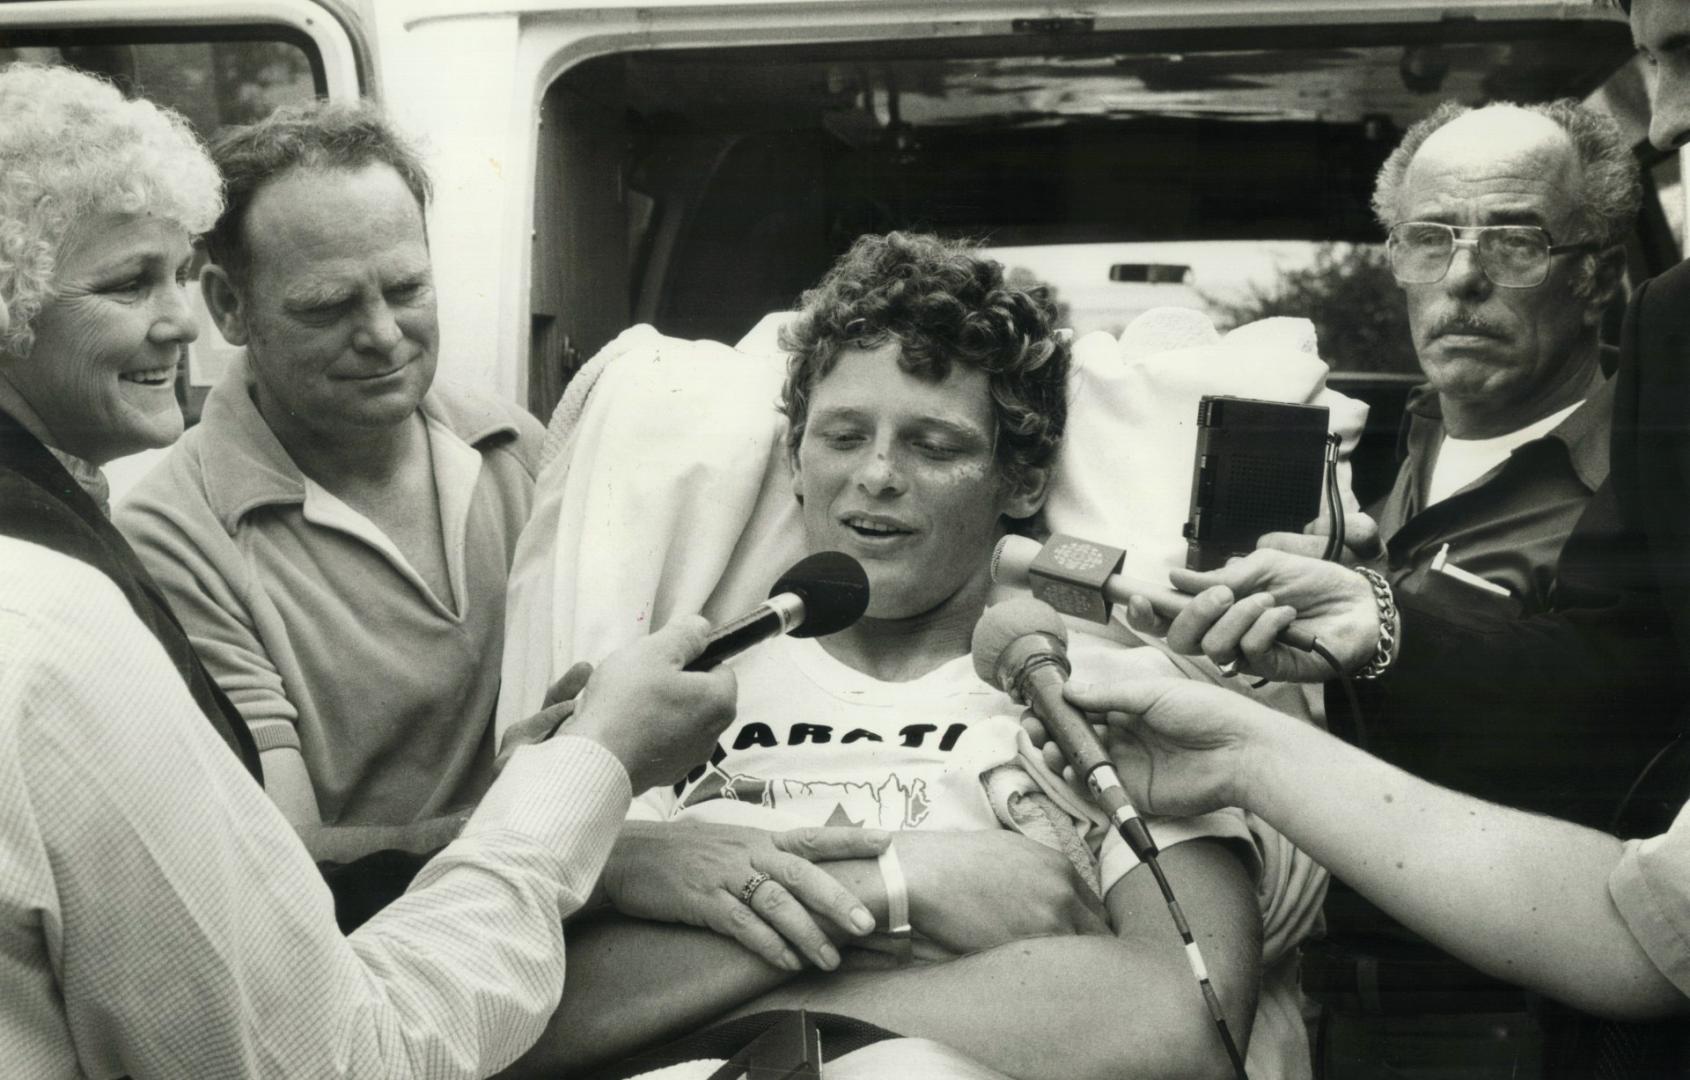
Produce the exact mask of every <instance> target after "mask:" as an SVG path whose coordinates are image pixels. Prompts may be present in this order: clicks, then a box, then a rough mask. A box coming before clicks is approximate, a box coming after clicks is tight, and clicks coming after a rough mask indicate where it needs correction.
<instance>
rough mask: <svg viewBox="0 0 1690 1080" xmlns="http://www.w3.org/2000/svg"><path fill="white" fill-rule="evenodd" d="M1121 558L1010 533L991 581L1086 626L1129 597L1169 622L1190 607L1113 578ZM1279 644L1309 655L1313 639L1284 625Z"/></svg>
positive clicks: (1090, 545) (1069, 542) (1187, 599)
mask: <svg viewBox="0 0 1690 1080" xmlns="http://www.w3.org/2000/svg"><path fill="white" fill-rule="evenodd" d="M1123 554H1124V553H1123V552H1122V551H1121V549H1120V548H1112V547H1109V546H1108V545H1106V544H1099V543H1096V542H1094V541H1091V540H1082V539H1080V538H1079V537H1076V536H1064V535H1063V534H1061V533H1058V534H1056V535H1054V536H1052V537H1051V538H1050V540H1049V541H1047V542H1046V543H1044V544H1040V543H1039V542H1038V541H1037V540H1033V539H1031V538H1029V537H1025V536H1016V535H1013V534H1011V535H1009V536H1005V537H1004V538H1003V539H1001V540H999V541H998V546H997V547H996V548H995V549H993V551H992V580H993V581H995V582H997V583H998V584H1000V585H1009V586H1012V587H1015V588H1024V589H1030V590H1032V593H1033V595H1034V596H1035V597H1037V598H1038V599H1040V600H1043V601H1045V602H1046V603H1048V604H1050V605H1051V606H1052V607H1054V608H1056V609H1057V610H1058V611H1061V612H1062V613H1063V614H1065V615H1074V616H1077V617H1079V618H1082V619H1090V620H1091V621H1092V622H1107V621H1108V620H1109V605H1110V604H1111V603H1115V604H1124V603H1126V602H1127V598H1128V597H1132V596H1142V597H1144V598H1145V599H1146V600H1148V601H1149V602H1150V607H1151V610H1153V611H1155V612H1156V614H1158V615H1160V616H1162V617H1163V618H1164V619H1172V618H1174V617H1175V616H1176V615H1178V614H1179V613H1180V612H1182V611H1184V610H1185V609H1186V606H1187V605H1189V604H1190V603H1191V601H1192V599H1193V597H1192V596H1191V594H1190V593H1182V592H1180V591H1179V590H1178V589H1175V588H1172V587H1171V586H1168V585H1156V584H1154V583H1152V582H1148V581H1140V580H1137V579H1135V578H1130V577H1128V576H1127V575H1125V574H1119V573H1116V572H1115V571H1116V570H1118V569H1120V566H1121V560H1122V556H1123ZM1279 640H1280V641H1282V642H1284V643H1285V644H1287V645H1290V646H1292V647H1293V648H1298V649H1302V650H1303V651H1304V652H1312V651H1314V647H1315V641H1316V638H1315V635H1314V634H1311V633H1309V632H1308V631H1307V630H1305V629H1303V628H1302V627H1299V626H1287V627H1286V628H1285V629H1284V630H1281V631H1280V632H1279Z"/></svg>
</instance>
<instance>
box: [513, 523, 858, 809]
mask: <svg viewBox="0 0 1690 1080" xmlns="http://www.w3.org/2000/svg"><path fill="white" fill-rule="evenodd" d="M868 600H869V587H868V575H867V574H866V573H864V572H863V568H862V566H861V565H860V564H859V563H858V562H857V560H855V559H853V558H851V557H850V556H849V555H845V554H843V553H841V552H837V551H823V552H818V553H817V554H814V555H810V556H808V557H807V558H804V559H800V560H799V561H798V562H796V563H794V564H793V566H792V568H791V569H789V570H788V571H787V572H786V573H784V574H782V575H781V576H780V578H779V580H777V581H776V582H775V585H774V588H773V589H771V590H770V591H769V599H768V600H766V601H764V602H763V603H761V604H758V605H757V606H756V607H754V608H752V609H751V610H750V611H748V612H746V613H745V614H744V615H741V616H739V617H738V618H736V619H730V620H729V621H727V622H725V623H722V624H720V625H718V626H715V627H707V626H706V624H705V622H704V619H703V618H702V617H700V616H696V615H693V616H687V617H684V618H681V619H675V620H673V621H672V622H670V623H669V625H667V626H665V627H663V629H661V630H659V631H657V632H656V633H654V634H652V635H651V636H650V637H648V638H645V639H642V640H640V641H637V642H634V643H633V644H631V645H628V646H626V647H624V648H621V649H618V650H617V651H616V652H614V653H612V654H611V655H610V656H608V657H606V658H605V660H604V662H603V663H601V664H599V666H598V668H597V670H594V669H593V668H592V667H590V666H589V665H586V664H576V665H575V666H574V667H572V668H570V670H569V672H568V674H566V675H565V676H564V678H563V679H562V680H561V681H560V682H559V683H558V685H556V686H554V687H553V688H552V691H551V692H549V693H548V695H547V700H546V703H545V706H544V707H543V708H542V709H541V711H540V712H538V713H536V714H535V715H533V716H531V717H529V718H528V719H527V720H524V721H523V722H522V723H520V724H517V725H515V726H514V727H512V728H511V730H510V731H509V732H507V733H506V735H505V740H504V743H503V745H502V747H501V751H500V755H499V763H500V765H501V766H502V765H503V763H504V762H505V761H506V760H508V758H509V756H510V755H511V754H512V753H514V751H515V750H516V749H517V748H518V747H520V746H522V745H527V744H530V743H535V742H542V741H544V740H545V739H547V738H550V737H551V735H552V734H553V733H554V732H555V731H556V730H557V729H558V727H559V725H561V724H563V723H564V722H565V721H568V722H569V731H570V733H571V734H576V735H583V736H586V737H588V738H591V739H594V740H596V741H598V742H600V743H602V744H604V746H605V747H606V748H608V749H609V750H610V751H611V752H612V753H614V754H616V756H617V757H618V758H619V759H621V761H622V763H623V765H624V766H626V767H627V769H628V775H629V778H630V779H631V780H632V781H633V785H634V792H635V793H636V794H638V793H639V792H641V791H643V790H645V789H646V788H649V787H654V786H656V785H658V784H666V783H671V782H673V781H675V780H678V779H679V778H680V777H682V776H684V775H685V774H686V773H687V771H688V770H689V769H691V768H692V767H693V766H695V765H697V764H698V763H699V762H701V761H704V760H705V759H706V758H708V757H709V756H710V751H711V749H712V748H713V747H714V746H715V740H716V736H717V735H719V734H721V732H722V730H723V729H724V728H725V727H727V725H728V724H729V723H730V722H731V721H732V720H733V717H734V705H735V697H736V692H737V686H736V684H735V682H734V678H733V675H732V674H731V673H729V672H716V671H715V670H714V669H715V668H716V667H717V666H718V665H719V664H721V662H722V661H724V660H726V659H728V658H729V657H731V656H735V655H737V654H739V653H741V652H744V651H745V650H746V649H748V648H750V647H751V646H752V645H755V644H757V643H758V642H760V641H766V640H768V639H769V638H771V637H778V636H779V635H781V634H783V633H790V634H793V635H794V636H797V637H819V636H821V635H823V634H832V633H836V632H838V631H840V630H843V629H845V628H846V627H847V626H850V625H851V624H852V623H854V622H856V621H857V620H858V619H860V618H862V615H863V612H865V611H867V610H868ZM554 699H555V700H554Z"/></svg>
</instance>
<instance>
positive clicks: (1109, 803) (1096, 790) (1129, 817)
mask: <svg viewBox="0 0 1690 1080" xmlns="http://www.w3.org/2000/svg"><path fill="white" fill-rule="evenodd" d="M973 654H974V671H975V673H976V674H978V675H979V676H980V677H981V678H982V679H984V680H985V681H987V682H989V683H991V684H992V685H994V686H997V687H1000V688H1001V689H1003V690H1005V691H1007V692H1008V693H1009V694H1010V695H1011V696H1013V697H1014V698H1016V700H1018V701H1024V702H1026V703H1027V704H1029V705H1031V706H1032V708H1033V711H1034V712H1035V713H1036V714H1038V717H1039V719H1040V720H1042V721H1044V726H1045V729H1046V730H1047V731H1049V732H1050V735H1051V738H1053V739H1055V740H1056V743H1057V745H1059V746H1060V747H1061V748H1062V752H1063V754H1064V755H1065V756H1066V757H1067V758H1068V762H1069V764H1071V765H1072V766H1073V767H1074V772H1075V774H1076V775H1077V776H1079V777H1080V778H1081V779H1083V780H1084V781H1085V784H1086V788H1087V790H1089V791H1090V792H1091V795H1092V798H1093V800H1095V801H1096V802H1097V804H1098V805H1099V806H1100V807H1102V809H1103V810H1104V811H1105V812H1106V813H1108V815H1109V818H1110V820H1111V821H1113V822H1114V823H1115V827H1116V829H1117V831H1119V833H1120V835H1121V839H1123V840H1125V841H1126V843H1127V846H1128V847H1129V848H1131V849H1132V852H1133V854H1135V855H1137V856H1138V858H1139V861H1140V862H1142V863H1144V864H1145V865H1146V867H1147V868H1148V869H1149V870H1150V873H1151V874H1152V875H1153V876H1154V877H1155V879H1156V884H1157V886H1158V888H1160V890H1161V892H1162V898H1163V899H1164V900H1165V901H1167V904H1168V914H1169V915H1170V916H1171V917H1172V919H1173V922H1174V929H1175V930H1177V931H1178V932H1179V936H1180V940H1181V941H1182V942H1183V943H1184V945H1185V956H1186V961H1187V963H1189V964H1190V965H1191V973H1192V976H1193V977H1194V978H1195V979H1196V980H1197V985H1198V988H1199V990H1200V991H1201V992H1202V995H1203V1001H1204V1004H1205V1005H1206V1006H1207V1008H1208V1010H1209V1017H1210V1019H1211V1020H1212V1021H1213V1022H1214V1024H1215V1030H1216V1031H1217V1032H1218V1033H1219V1035H1220V1039H1221V1042H1222V1044H1223V1045H1224V1047H1225V1049H1226V1053H1227V1057H1228V1059H1229V1060H1230V1061H1231V1062H1232V1067H1233V1072H1234V1075H1236V1076H1238V1077H1240V1078H1244V1080H1247V1077H1245V1072H1244V1055H1243V1054H1242V1053H1241V1052H1240V1051H1239V1049H1238V1044H1237V1043H1236V1041H1235V1040H1234V1039H1233V1037H1232V1032H1231V1031H1230V1030H1229V1029H1228V1027H1227V1020H1226V1014H1225V1012H1224V1011H1223V1010H1222V1008H1221V1003H1220V999H1219V998H1218V997H1217V996H1216V994H1215V988H1214V984H1213V983H1212V982H1211V981H1210V979H1209V971H1208V966H1207V965H1206V964H1205V963H1204V961H1203V952H1202V949H1201V948H1200V947H1199V946H1198V944H1197V939H1196V937H1195V935H1193V934H1192V932H1191V927H1190V926H1189V925H1188V924H1187V923H1186V921H1185V914H1184V912H1182V911H1181V910H1180V906H1179V902H1178V901H1177V900H1176V899H1175V898H1174V892H1173V887H1172V886H1171V885H1170V884H1169V882H1168V878H1167V875H1165V874H1164V873H1163V872H1162V867H1161V863H1160V862H1159V860H1158V859H1157V854H1158V852H1157V850H1156V843H1155V841H1154V840H1152V839H1151V836H1150V832H1149V830H1148V829H1146V828H1145V826H1144V821H1143V819H1141V818H1140V817H1139V816H1138V811H1137V810H1135V809H1134V808H1133V805H1132V802H1131V801H1130V800H1129V799H1128V797H1127V792H1126V789H1125V788H1124V787H1122V785H1121V778H1120V777H1119V776H1118V775H1116V772H1115V766H1114V764H1113V763H1112V762H1111V761H1110V760H1109V755H1108V754H1106V753H1105V752H1104V750H1103V745H1102V743H1101V742H1100V741H1099V740H1098V737H1097V733H1096V732H1094V731H1093V730H1092V727H1091V724H1090V722H1089V721H1087V719H1086V718H1085V716H1084V715H1082V714H1081V712H1080V711H1079V710H1078V709H1076V708H1075V707H1074V706H1073V705H1071V704H1069V703H1068V700H1067V699H1066V698H1065V697H1064V696H1063V687H1064V685H1065V684H1066V683H1067V681H1068V671H1069V668H1068V630H1067V627H1065V626H1063V624H1062V616H1061V615H1059V614H1057V612H1056V609H1055V608H1053V607H1051V606H1050V605H1049V604H1046V603H1044V602H1043V601H1041V600H1035V599H1033V598H1031V597H1018V598H1016V599H1014V600H1007V601H1005V602H1003V603H1001V604H995V605H993V606H992V607H990V608H988V609H987V610H986V614H985V615H984V616H982V617H981V619H980V621H979V622H978V623H976V624H975V627H974V648H973ZM1217 692H1218V691H1217ZM1222 696H1224V697H1232V696H1234V695H1231V694H1224V693H1223V694H1222Z"/></svg>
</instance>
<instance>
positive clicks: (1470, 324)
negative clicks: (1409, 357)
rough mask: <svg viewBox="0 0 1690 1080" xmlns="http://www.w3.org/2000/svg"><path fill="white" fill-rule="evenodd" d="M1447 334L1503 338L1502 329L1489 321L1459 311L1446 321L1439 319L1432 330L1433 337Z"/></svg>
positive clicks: (1445, 319)
mask: <svg viewBox="0 0 1690 1080" xmlns="http://www.w3.org/2000/svg"><path fill="white" fill-rule="evenodd" d="M1445 334H1477V335H1479V336H1481V337H1502V336H1503V332H1502V327H1500V326H1497V325H1496V324H1495V323H1493V322H1491V321H1490V320H1489V319H1486V318H1484V317H1483V316H1481V315H1476V314H1474V313H1472V312H1468V311H1458V312H1456V313H1455V314H1454V315H1451V316H1449V317H1447V318H1444V319H1439V320H1438V321H1437V323H1436V324H1434V326H1433V328H1432V336H1433V337H1443V336H1444V335H1445Z"/></svg>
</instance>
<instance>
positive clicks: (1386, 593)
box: [1355, 566, 1397, 679]
mask: <svg viewBox="0 0 1690 1080" xmlns="http://www.w3.org/2000/svg"><path fill="white" fill-rule="evenodd" d="M1355 572H1356V573H1358V574H1360V575H1361V576H1362V578H1363V579H1365V580H1366V582H1367V583H1368V584H1369V585H1371V586H1372V587H1373V602H1374V603H1375V604H1377V605H1379V647H1378V648H1377V649H1375V650H1374V651H1373V659H1371V660H1369V661H1368V662H1367V665H1366V666H1365V667H1363V668H1362V669H1361V670H1359V671H1357V672H1356V673H1355V677H1356V678H1358V679H1377V678H1378V677H1379V676H1381V675H1383V674H1385V672H1386V671H1387V670H1389V669H1390V666H1391V664H1392V663H1393V662H1394V661H1395V660H1396V658H1397V605H1396V600H1395V599H1394V598H1393V597H1392V595H1391V583H1390V582H1389V581H1386V580H1385V575H1383V574H1381V573H1379V571H1377V570H1374V569H1372V568H1370V567H1366V566H1358V567H1356V568H1355Z"/></svg>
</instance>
